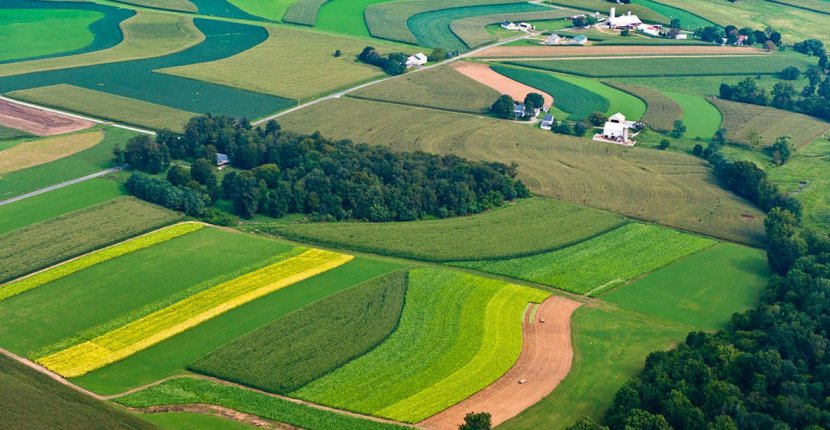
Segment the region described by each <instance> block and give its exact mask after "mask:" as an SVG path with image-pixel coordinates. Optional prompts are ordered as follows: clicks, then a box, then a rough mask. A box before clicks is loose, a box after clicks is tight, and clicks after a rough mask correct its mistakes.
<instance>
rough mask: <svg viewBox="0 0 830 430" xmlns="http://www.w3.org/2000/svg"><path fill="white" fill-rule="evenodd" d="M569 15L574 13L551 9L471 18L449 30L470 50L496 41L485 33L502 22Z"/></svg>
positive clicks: (456, 21)
mask: <svg viewBox="0 0 830 430" xmlns="http://www.w3.org/2000/svg"><path fill="white" fill-rule="evenodd" d="M571 15H574V11H572V10H568V9H553V10H547V11H538V12H515V13H500V14H494V15H483V16H473V17H469V18H463V19H459V20H455V21H453V22H451V23H450V30H451V31H452V33H453V34H455V35H456V36H457V37H458V38H459V39H461V41H462V42H464V44H465V45H467V47H469V48H470V49H472V48H475V47H477V46H481V45H484V44H486V43H490V42H493V41H494V40H495V39H496V38H495V35H494V34H493V33H491V32H489V31H487V26H488V25H491V24H501V23H502V22H503V21H504V20H508V21H512V22H522V21H538V20H553V19H561V18H563V17H566V16H571ZM510 34H511V37H512V36H515V33H512V32H511V33H510Z"/></svg>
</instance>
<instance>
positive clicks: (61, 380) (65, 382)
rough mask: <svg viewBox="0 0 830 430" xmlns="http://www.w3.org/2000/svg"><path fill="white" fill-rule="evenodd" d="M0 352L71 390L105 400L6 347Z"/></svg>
mask: <svg viewBox="0 0 830 430" xmlns="http://www.w3.org/2000/svg"><path fill="white" fill-rule="evenodd" d="M0 354H3V355H5V356H6V357H9V358H11V359H12V360H14V361H16V362H18V363H20V364H22V365H24V366H26V367H28V368H30V369H32V370H34V371H36V372H38V373H40V374H42V375H46V376H48V377H49V378H50V379H52V380H54V381H56V382H58V383H60V384H61V385H64V386H66V387H69V388H71V389H73V390H75V391H77V392H79V393H81V394H84V395H87V396H89V397H92V398H94V399H96V400H107V399H106V398H105V397H104V396H101V395H100V394H95V393H93V392H92V391H89V390H87V389H86V388H83V387H80V386H78V385H75V384H73V383H71V382H69V380H67V379H66V378H64V377H62V376H60V375H58V374H57V373H54V372H52V371H50V370H49V369H47V368H45V367H43V366H41V365H39V364H37V363H35V362H33V361H30V360H28V359H26V358H24V357H21V356H19V355H17V354H15V353H13V352H11V351H9V350H7V349H3V348H0Z"/></svg>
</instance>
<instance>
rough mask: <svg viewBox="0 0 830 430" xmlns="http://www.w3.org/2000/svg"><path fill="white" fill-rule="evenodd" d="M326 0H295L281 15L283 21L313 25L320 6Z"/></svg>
mask: <svg viewBox="0 0 830 430" xmlns="http://www.w3.org/2000/svg"><path fill="white" fill-rule="evenodd" d="M327 1H328V0H297V1H295V2H294V3H293V4H291V6H289V7H288V10H286V11H285V14H284V15H283V17H282V20H283V21H285V22H290V23H292V24H300V25H308V26H314V23H316V22H317V14H318V13H319V12H320V7H322V6H323V4H324V3H326V2H327Z"/></svg>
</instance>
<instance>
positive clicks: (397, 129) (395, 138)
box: [280, 97, 764, 244]
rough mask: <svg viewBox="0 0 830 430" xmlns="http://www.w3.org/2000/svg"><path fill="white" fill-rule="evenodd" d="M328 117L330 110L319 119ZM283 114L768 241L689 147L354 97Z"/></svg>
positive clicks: (749, 209) (573, 195) (645, 213)
mask: <svg viewBox="0 0 830 430" xmlns="http://www.w3.org/2000/svg"><path fill="white" fill-rule="evenodd" d="M632 98H633V97H632ZM635 100H638V101H639V99H636V98H635ZM323 117H325V118H327V120H326V121H320V118H323ZM280 123H281V124H282V125H283V127H284V128H286V129H289V130H294V131H301V132H308V133H311V132H314V131H316V130H319V131H320V132H321V133H322V134H323V135H325V136H329V137H331V138H337V139H340V138H344V139H351V140H353V141H355V142H365V143H369V144H375V145H384V146H388V147H391V148H393V149H395V150H400V151H413V150H422V151H427V152H432V153H439V154H456V155H459V156H463V157H468V158H471V159H475V160H487V161H501V162H506V163H510V162H514V161H515V162H517V163H518V165H519V168H518V172H519V178H520V179H522V180H523V181H524V182H525V183H526V184H527V185H528V187H529V188H530V189H531V191H533V192H535V193H537V194H540V195H544V196H549V197H556V198H559V199H562V200H566V201H570V202H573V203H578V204H581V205H585V206H591V207H596V208H601V209H606V210H610V211H612V212H617V213H621V214H624V215H628V216H631V217H634V218H638V219H646V220H650V221H655V222H659V223H662V224H664V225H668V226H672V227H679V228H682V229H686V230H691V231H695V232H700V233H704V234H708V235H711V236H715V237H720V238H725V239H730V240H734V241H737V242H741V243H750V244H762V243H763V218H764V215H763V213H762V212H761V211H760V210H758V209H756V208H755V207H753V206H751V205H750V204H749V203H747V202H746V201H745V200H743V199H741V198H739V197H737V196H735V195H733V194H731V193H729V192H727V191H725V190H723V189H722V188H721V187H720V186H719V185H718V183H717V180H716V179H715V177H714V175H713V174H712V171H711V168H709V167H708V166H707V165H706V164H704V163H703V162H702V161H701V160H700V159H698V158H696V157H692V156H689V155H684V154H679V153H666V152H664V151H652V150H644V149H639V148H631V149H626V148H621V147H618V146H616V145H604V144H598V143H591V142H586V141H585V140H584V139H579V138H573V137H568V136H561V135H554V134H552V133H548V132H545V131H542V130H539V129H535V128H533V127H528V126H527V125H524V124H512V123H508V122H505V121H502V120H496V119H490V118H475V117H472V116H470V115H464V114H454V113H450V112H440V111H435V110H430V109H418V108H412V107H406V106H393V105H390V104H388V103H374V102H370V101H361V100H354V99H337V100H330V101H326V102H324V103H318V104H316V105H314V106H311V107H309V108H307V109H303V110H302V111H298V112H293V113H291V114H289V115H285V116H283V117H282V118H280ZM355 124H360V126H359V127H357V126H355ZM598 166H601V168H598ZM744 215H750V216H751V217H750V218H747V217H745V216H744Z"/></svg>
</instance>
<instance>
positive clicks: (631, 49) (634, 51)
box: [473, 45, 767, 58]
mask: <svg viewBox="0 0 830 430" xmlns="http://www.w3.org/2000/svg"><path fill="white" fill-rule="evenodd" d="M630 55H635V56H640V55H672V56H679V55H730V56H732V55H767V54H766V52H765V51H763V50H760V49H755V48H735V47H724V46H698V45H672V46H660V45H654V46H649V45H645V46H644V45H611V46H608V45H605V46H602V45H600V46H494V47H492V48H488V49H485V50H483V51H481V52H477V53H476V54H475V55H473V57H478V58H523V57H543V58H544V57H607V56H630Z"/></svg>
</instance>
